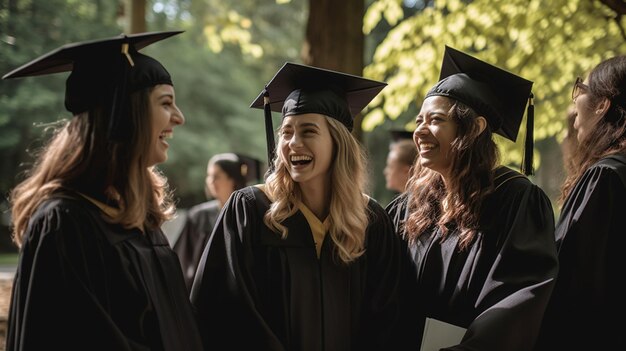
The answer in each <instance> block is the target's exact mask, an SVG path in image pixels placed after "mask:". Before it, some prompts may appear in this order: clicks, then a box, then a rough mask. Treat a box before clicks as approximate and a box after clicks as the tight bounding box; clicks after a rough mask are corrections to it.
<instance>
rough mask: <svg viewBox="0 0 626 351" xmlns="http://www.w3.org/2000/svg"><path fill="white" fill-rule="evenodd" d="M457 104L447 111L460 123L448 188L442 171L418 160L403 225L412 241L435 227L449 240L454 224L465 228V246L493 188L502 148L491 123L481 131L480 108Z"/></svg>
mask: <svg viewBox="0 0 626 351" xmlns="http://www.w3.org/2000/svg"><path fill="white" fill-rule="evenodd" d="M453 102H454V104H453V105H452V107H451V108H450V111H449V112H448V114H449V116H450V117H451V118H452V120H453V121H454V122H455V123H457V136H456V138H455V139H454V141H453V142H452V153H453V154H454V157H453V161H452V172H451V174H452V176H451V179H450V180H449V183H448V184H447V187H446V185H444V182H443V178H442V176H441V174H439V173H437V172H435V171H433V170H431V169H429V168H426V167H424V166H422V165H421V164H420V163H419V162H416V164H415V168H414V170H413V174H412V175H411V178H410V179H409V182H408V184H407V190H408V192H410V194H411V195H412V196H411V200H410V202H409V208H410V215H409V217H408V218H407V220H406V222H405V228H404V229H405V233H406V234H405V236H406V239H408V240H409V241H410V242H415V240H416V239H417V238H418V237H419V236H420V235H421V234H422V233H423V232H425V231H426V230H429V229H432V228H434V227H435V226H438V227H439V228H440V229H441V230H442V232H443V234H444V235H443V239H445V237H446V235H447V233H448V225H450V224H452V225H454V226H456V227H457V228H458V229H459V230H460V232H461V234H460V236H461V240H460V241H459V245H460V248H461V249H464V248H466V247H467V246H468V245H469V244H470V243H471V242H472V240H473V239H474V236H475V235H476V231H477V229H478V225H479V219H480V218H479V216H480V210H481V206H482V203H483V200H484V199H485V197H486V196H487V194H489V193H491V192H492V191H493V177H494V169H495V167H496V165H497V162H498V149H497V147H496V144H495V142H494V141H493V139H492V131H491V129H490V127H489V125H487V127H486V128H485V130H484V131H482V132H481V131H480V128H479V125H478V123H475V122H476V118H477V117H478V114H477V113H476V111H474V110H473V109H472V108H471V107H469V106H467V105H465V104H463V103H461V102H458V101H454V100H453ZM418 157H419V156H418ZM444 203H445V204H447V205H446V206H443V204H444Z"/></svg>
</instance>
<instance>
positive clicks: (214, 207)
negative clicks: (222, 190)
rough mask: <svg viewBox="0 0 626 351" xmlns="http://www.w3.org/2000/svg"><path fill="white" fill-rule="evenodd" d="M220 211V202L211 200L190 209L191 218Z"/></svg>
mask: <svg viewBox="0 0 626 351" xmlns="http://www.w3.org/2000/svg"><path fill="white" fill-rule="evenodd" d="M219 209H220V205H219V202H218V201H217V200H211V201H207V202H203V203H201V204H197V205H195V206H192V207H191V208H190V209H189V216H195V215H197V214H199V213H203V212H213V211H219Z"/></svg>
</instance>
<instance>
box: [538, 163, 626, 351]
mask: <svg viewBox="0 0 626 351" xmlns="http://www.w3.org/2000/svg"><path fill="white" fill-rule="evenodd" d="M603 163H604V165H596V166H594V167H592V168H590V169H589V170H587V171H586V172H585V173H584V174H583V176H582V177H581V179H580V180H579V181H578V183H577V184H576V185H575V187H574V189H573V190H572V192H571V193H570V195H569V196H568V198H567V200H566V201H565V203H564V205H563V209H562V211H561V215H560V217H559V222H558V224H557V228H556V239H557V244H558V245H559V261H560V270H559V276H558V279H557V284H556V287H555V289H554V292H553V296H552V298H551V301H550V305H549V307H548V310H547V312H546V318H545V320H544V325H543V326H542V331H543V332H542V335H541V338H540V340H539V341H540V345H541V347H542V348H541V350H549V349H555V348H561V349H569V348H571V347H576V348H580V349H591V348H593V349H598V350H600V349H602V350H611V349H613V350H614V349H620V348H623V347H624V346H625V345H626V337H625V336H624V328H625V327H626V325H625V323H624V322H623V315H624V313H625V312H626V300H625V299H624V296H623V292H622V291H623V289H622V288H621V286H622V282H621V279H620V278H619V277H620V276H623V274H624V269H623V266H624V264H623V255H624V253H623V248H624V246H625V245H626V236H624V232H625V231H624V218H625V217H624V215H625V214H626V187H625V185H624V182H623V179H622V178H621V177H620V175H622V176H623V175H624V173H626V167H624V165H623V164H618V165H619V166H617V167H615V166H614V165H615V163H610V162H608V161H604V162H603ZM573 335H575V337H572V336H573Z"/></svg>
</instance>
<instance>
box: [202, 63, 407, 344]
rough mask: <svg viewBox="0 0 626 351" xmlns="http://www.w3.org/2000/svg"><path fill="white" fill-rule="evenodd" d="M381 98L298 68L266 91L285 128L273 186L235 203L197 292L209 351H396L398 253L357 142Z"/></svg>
mask: <svg viewBox="0 0 626 351" xmlns="http://www.w3.org/2000/svg"><path fill="white" fill-rule="evenodd" d="M383 87H384V83H380V82H376V81H370V80H367V79H364V78H361V77H355V76H349V75H345V74H342V73H338V72H333V71H327V70H322V69H317V68H314V67H310V66H302V65H296V64H292V63H287V64H285V66H283V68H281V70H280V71H279V72H278V73H277V75H276V76H275V77H274V79H273V80H272V82H270V83H269V84H268V86H267V88H266V91H267V93H268V95H269V97H266V99H267V100H269V99H274V101H277V103H276V104H274V106H273V107H272V106H267V107H268V110H266V113H270V116H269V117H270V118H271V112H269V108H270V107H272V108H278V109H281V110H280V111H282V116H283V119H282V124H281V126H280V128H279V131H278V143H277V145H276V148H275V149H274V148H273V147H272V146H271V143H272V141H271V140H270V146H269V150H275V154H276V156H275V157H273V158H272V157H271V158H270V159H271V160H272V167H271V168H270V170H269V172H268V173H267V174H266V182H265V184H263V185H261V186H252V187H247V188H244V189H242V190H238V191H235V192H234V193H233V195H232V196H231V197H230V199H229V201H228V202H227V204H226V205H225V206H224V209H223V212H222V214H221V216H220V218H219V219H218V223H217V225H216V227H215V228H216V229H215V230H214V231H213V234H212V236H211V238H210V240H209V243H208V245H207V247H206V248H205V251H204V253H203V257H202V259H201V263H200V267H199V268H198V271H197V273H196V278H195V281H194V284H193V287H192V292H191V299H192V303H193V304H194V306H195V307H196V310H197V312H198V318H199V323H200V329H201V333H202V334H203V336H204V340H205V347H206V349H207V350H211V349H225V348H226V347H227V348H228V349H252V348H254V349H258V350H303V351H306V350H326V351H329V350H342V351H346V350H378V349H380V350H382V349H388V345H389V342H391V341H392V340H391V335H392V332H393V331H394V326H395V321H396V319H395V318H396V316H397V313H398V304H397V298H396V296H397V294H396V286H397V283H398V277H399V264H400V255H399V254H400V251H399V250H400V242H399V240H398V238H397V236H396V235H394V232H393V227H392V225H391V222H390V220H389V218H388V217H387V215H386V213H385V211H384V209H383V208H382V207H381V206H380V205H379V204H377V203H376V202H375V201H374V200H373V199H371V198H370V197H368V196H367V195H365V194H364V192H365V185H366V165H365V156H364V152H363V150H362V148H361V146H360V144H359V143H358V141H357V140H356V139H355V138H354V137H353V136H352V134H351V133H350V131H351V129H352V123H353V115H354V113H358V112H359V111H361V110H362V109H363V108H364V107H365V105H367V104H368V103H369V101H370V100H371V99H372V98H373V97H374V96H376V94H377V93H378V92H379V91H380V90H381V89H382V88H383ZM353 92H356V93H353ZM350 93H353V94H352V95H350ZM281 94H284V95H281ZM287 95H288V96H287ZM262 101H263V96H260V98H259V99H258V100H257V102H256V103H253V106H263V102H262ZM283 101H284V104H283ZM267 104H268V105H271V103H269V102H267ZM351 108H352V110H351ZM269 130H270V131H271V130H272V128H271V127H269Z"/></svg>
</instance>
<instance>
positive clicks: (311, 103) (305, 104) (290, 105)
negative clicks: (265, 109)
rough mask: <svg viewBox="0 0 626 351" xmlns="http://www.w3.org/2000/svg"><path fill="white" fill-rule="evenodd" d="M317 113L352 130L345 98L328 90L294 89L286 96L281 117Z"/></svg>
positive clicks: (352, 123)
mask: <svg viewBox="0 0 626 351" xmlns="http://www.w3.org/2000/svg"><path fill="white" fill-rule="evenodd" d="M306 113H318V114H321V115H324V116H329V117H332V118H334V119H336V120H338V121H339V122H341V123H342V124H343V125H345V126H346V128H348V130H352V127H353V126H354V122H353V121H352V115H351V114H350V109H349V107H348V102H347V101H346V98H345V96H343V95H340V94H338V93H337V92H335V91H333V90H330V89H322V90H309V89H296V90H294V91H292V92H291V94H289V96H287V98H286V99H285V103H284V105H283V109H282V114H283V117H287V116H296V115H303V114H306Z"/></svg>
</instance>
